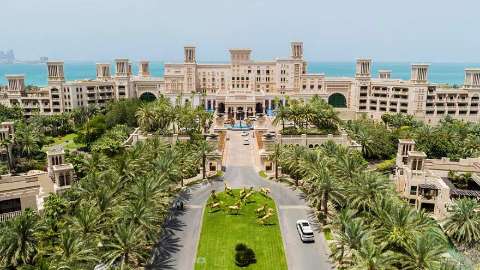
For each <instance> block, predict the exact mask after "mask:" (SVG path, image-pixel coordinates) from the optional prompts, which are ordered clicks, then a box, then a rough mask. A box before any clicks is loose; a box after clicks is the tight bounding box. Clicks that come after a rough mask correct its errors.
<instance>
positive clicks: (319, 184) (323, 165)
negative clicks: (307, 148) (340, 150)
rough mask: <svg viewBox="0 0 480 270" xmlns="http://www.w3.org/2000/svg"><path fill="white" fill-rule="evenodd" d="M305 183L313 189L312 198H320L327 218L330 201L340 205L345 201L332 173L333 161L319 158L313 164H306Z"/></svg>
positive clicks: (338, 183)
mask: <svg viewBox="0 0 480 270" xmlns="http://www.w3.org/2000/svg"><path fill="white" fill-rule="evenodd" d="M304 166H305V167H304V171H305V172H306V175H305V177H304V179H305V181H306V182H308V183H309V185H310V186H311V187H312V188H311V193H310V194H309V196H310V197H316V198H320V200H321V208H323V212H324V214H325V217H326V216H327V215H328V201H329V200H333V201H335V202H337V203H340V202H341V201H342V199H343V194H342V187H341V185H340V182H339V181H338V179H337V178H336V177H335V175H334V174H333V173H332V171H331V169H330V167H331V161H329V160H328V159H326V158H317V159H316V160H314V161H313V162H308V163H304ZM320 210H321V209H320Z"/></svg>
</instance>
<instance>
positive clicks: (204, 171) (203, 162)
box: [202, 154, 207, 179]
mask: <svg viewBox="0 0 480 270" xmlns="http://www.w3.org/2000/svg"><path fill="white" fill-rule="evenodd" d="M206 159H207V156H206V155H205V154H203V157H202V166H203V179H205V178H207V172H206V170H207V168H206V167H207V166H206V163H207V160H206Z"/></svg>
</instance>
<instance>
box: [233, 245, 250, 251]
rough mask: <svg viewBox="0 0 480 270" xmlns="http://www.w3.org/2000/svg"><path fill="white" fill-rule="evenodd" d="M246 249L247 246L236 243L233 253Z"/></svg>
mask: <svg viewBox="0 0 480 270" xmlns="http://www.w3.org/2000/svg"><path fill="white" fill-rule="evenodd" d="M246 249H247V245H245V244H243V243H238V244H237V245H236V246H235V251H244V250H246Z"/></svg>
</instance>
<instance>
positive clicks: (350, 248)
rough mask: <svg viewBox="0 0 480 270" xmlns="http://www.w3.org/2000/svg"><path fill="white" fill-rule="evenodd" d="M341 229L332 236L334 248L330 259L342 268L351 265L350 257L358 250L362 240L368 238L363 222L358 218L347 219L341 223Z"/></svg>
mask: <svg viewBox="0 0 480 270" xmlns="http://www.w3.org/2000/svg"><path fill="white" fill-rule="evenodd" d="M341 226H342V229H343V230H339V231H336V232H335V234H334V246H333V249H332V255H331V256H332V257H333V258H334V259H335V260H336V261H337V262H338V263H339V264H340V266H343V265H344V264H352V256H353V253H354V251H355V250H359V249H360V248H361V247H362V244H363V243H364V240H365V239H366V238H368V237H370V236H369V234H368V231H367V230H366V228H365V226H364V224H363V221H362V220H361V219H359V218H354V219H348V220H345V221H343V222H342V225H341Z"/></svg>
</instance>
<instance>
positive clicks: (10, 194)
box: [0, 122, 74, 222]
mask: <svg viewBox="0 0 480 270" xmlns="http://www.w3.org/2000/svg"><path fill="white" fill-rule="evenodd" d="M1 126H2V127H3V128H0V138H3V137H4V136H8V137H12V136H13V123H11V122H3V123H1ZM6 131H8V133H6ZM2 150H3V149H2ZM47 164H48V166H47V170H46V171H41V170H31V171H29V172H27V173H20V174H6V175H0V222H2V221H5V220H7V219H10V218H12V217H15V216H17V215H19V214H20V213H21V212H22V211H23V210H25V209H27V208H28V209H32V210H35V211H41V210H42V209H43V202H44V199H45V198H46V197H47V196H48V195H50V194H51V193H61V192H63V191H64V190H65V189H68V188H69V187H70V186H71V184H72V182H73V179H74V170H73V165H72V164H70V163H66V161H65V151H64V150H63V147H61V146H57V147H52V148H50V149H49V150H48V151H47Z"/></svg>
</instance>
